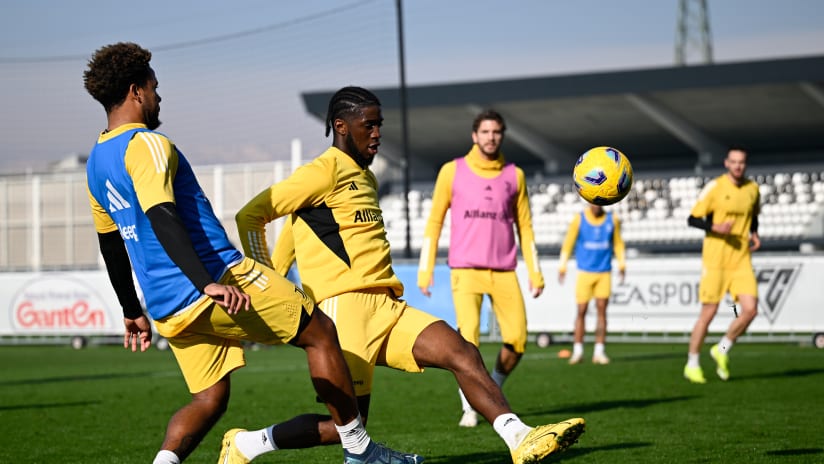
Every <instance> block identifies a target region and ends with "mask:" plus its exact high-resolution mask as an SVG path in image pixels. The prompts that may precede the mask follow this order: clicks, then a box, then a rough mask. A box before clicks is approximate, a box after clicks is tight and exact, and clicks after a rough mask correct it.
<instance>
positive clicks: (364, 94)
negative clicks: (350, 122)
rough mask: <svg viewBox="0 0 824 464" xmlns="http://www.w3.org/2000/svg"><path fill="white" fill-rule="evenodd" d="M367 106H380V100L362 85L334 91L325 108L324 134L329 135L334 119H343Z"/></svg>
mask: <svg viewBox="0 0 824 464" xmlns="http://www.w3.org/2000/svg"><path fill="white" fill-rule="evenodd" d="M367 106H381V102H380V100H378V97H376V96H375V94H374V93H372V92H370V91H368V90H366V89H364V88H363V87H353V86H349V87H344V88H342V89H340V90H338V91H337V92H335V94H334V95H332V98H331V99H330V100H329V108H328V109H327V110H326V136H327V137H329V133H330V132H331V131H332V126H333V125H334V124H335V119H345V118H346V117H347V116H351V115H355V114H358V112H360V110H362V109H363V108H366V107H367Z"/></svg>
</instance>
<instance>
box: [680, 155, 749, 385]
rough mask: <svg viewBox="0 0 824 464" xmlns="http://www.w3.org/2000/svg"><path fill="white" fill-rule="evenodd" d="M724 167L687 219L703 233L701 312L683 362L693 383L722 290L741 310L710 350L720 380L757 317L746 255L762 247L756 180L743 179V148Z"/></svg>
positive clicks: (697, 377)
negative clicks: (735, 345)
mask: <svg viewBox="0 0 824 464" xmlns="http://www.w3.org/2000/svg"><path fill="white" fill-rule="evenodd" d="M724 167H726V168H727V172H726V174H722V175H721V176H719V177H717V178H715V179H714V180H712V181H711V182H710V183H708V184H707V185H706V186H704V189H703V190H702V191H701V194H700V195H699V197H698V202H697V203H696V204H695V206H694V207H693V208H692V212H690V217H689V220H688V223H689V225H690V226H692V227H697V228H699V229H702V230H704V231H706V233H707V234H706V236H705V237H704V246H703V251H702V270H701V283H700V285H699V289H698V293H699V297H700V298H701V304H702V306H701V314H700V315H699V316H698V321H697V322H696V323H695V327H694V328H693V329H692V335H691V336H690V344H689V353H688V358H687V365H686V366H684V377H685V378H686V379H687V380H689V381H690V382H693V383H705V382H706V379H705V378H704V372H703V371H702V370H701V365H700V364H699V353H700V350H701V345H702V344H703V343H704V338H705V337H706V336H707V330H708V329H709V325H710V323H711V322H712V320H713V318H714V317H715V314H716V313H717V312H718V304H719V303H720V301H721V299H722V298H723V296H724V294H725V293H727V292H729V293H730V295H732V297H733V299H734V300H735V302H736V303H737V304H738V306H739V307H740V310H739V311H738V315H737V317H736V318H735V319H733V321H732V322H731V323H730V326H729V328H728V329H727V332H726V334H725V335H724V337H723V338H721V341H720V342H719V343H718V344H716V345H713V346H712V347H711V348H710V356H712V358H713V359H714V360H715V363H716V373H717V374H718V377H719V378H721V380H727V379H728V378H729V376H730V371H729V366H728V362H729V357H728V354H727V353H728V352H729V350H730V348H732V345H733V343H734V342H735V340H736V339H737V338H738V337H739V336H740V335H741V334H743V333H744V332H745V331H746V330H747V327H749V325H750V323H751V322H752V321H753V319H755V315H756V313H757V307H758V287H757V283H756V280H755V272H754V271H753V267H752V262H751V259H750V255H751V253H752V252H753V251H755V250H757V249H758V248H760V247H761V240H760V239H759V237H758V212H759V207H760V206H759V205H760V195H759V192H758V184H756V183H755V181H753V180H751V179H748V178H746V177H745V171H746V169H747V152H746V151H744V150H742V149H740V148H733V149H730V150H729V152H728V153H727V158H726V159H725V160H724Z"/></svg>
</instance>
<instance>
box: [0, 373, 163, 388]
mask: <svg viewBox="0 0 824 464" xmlns="http://www.w3.org/2000/svg"><path fill="white" fill-rule="evenodd" d="M151 374H152V373H151V372H129V373H123V374H95V375H67V376H62V377H44V378H41V379H19V380H4V381H0V386H3V387H4V386H7V385H9V386H14V385H42V384H46V383H61V382H77V381H81V380H111V379H128V378H131V377H141V378H145V377H146V376H148V375H151Z"/></svg>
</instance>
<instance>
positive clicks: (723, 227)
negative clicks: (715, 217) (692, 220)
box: [712, 221, 733, 235]
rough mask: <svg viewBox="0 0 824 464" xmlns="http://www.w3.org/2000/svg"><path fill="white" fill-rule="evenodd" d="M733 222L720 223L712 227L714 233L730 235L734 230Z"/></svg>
mask: <svg viewBox="0 0 824 464" xmlns="http://www.w3.org/2000/svg"><path fill="white" fill-rule="evenodd" d="M732 224H733V222H732V221H726V222H719V223H718V224H713V225H712V231H713V232H715V233H716V234H719V235H729V233H730V231H731V230H732Z"/></svg>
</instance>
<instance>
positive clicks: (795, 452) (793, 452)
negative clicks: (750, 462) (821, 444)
mask: <svg viewBox="0 0 824 464" xmlns="http://www.w3.org/2000/svg"><path fill="white" fill-rule="evenodd" d="M822 453H824V449H822V448H798V449H787V450H775V451H767V452H766V453H764V454H766V455H767V456H807V455H810V454H822Z"/></svg>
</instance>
